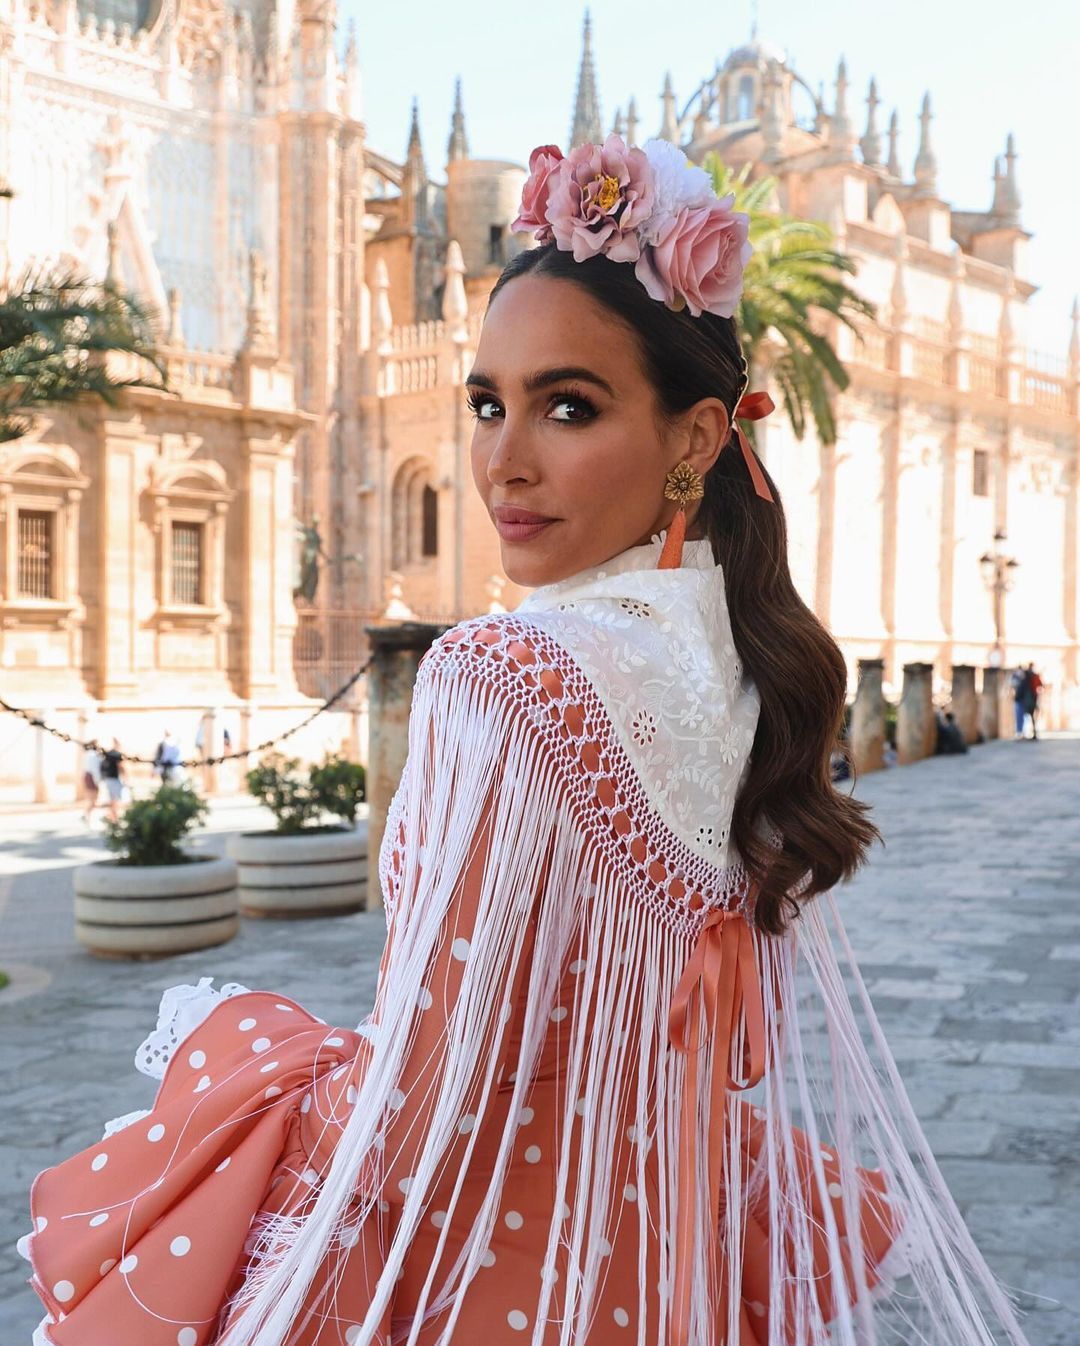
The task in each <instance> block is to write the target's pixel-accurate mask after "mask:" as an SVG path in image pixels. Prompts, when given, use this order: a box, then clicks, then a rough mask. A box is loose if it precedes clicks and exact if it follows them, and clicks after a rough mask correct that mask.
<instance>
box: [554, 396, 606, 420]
mask: <svg viewBox="0 0 1080 1346" xmlns="http://www.w3.org/2000/svg"><path fill="white" fill-rule="evenodd" d="M567 413H568V414H567ZM551 415H552V419H553V420H556V421H587V420H589V419H590V418H591V417H592V416H593V415H595V412H594V411H593V408H592V405H591V404H590V403H589V402H586V400H585V399H584V398H583V397H558V398H556V399H555V400H554V401H553V402H552V404H551Z"/></svg>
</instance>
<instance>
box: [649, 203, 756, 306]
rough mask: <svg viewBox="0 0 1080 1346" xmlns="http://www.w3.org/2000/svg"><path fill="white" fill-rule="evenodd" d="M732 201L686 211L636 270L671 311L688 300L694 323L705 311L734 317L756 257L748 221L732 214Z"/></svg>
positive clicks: (669, 224)
mask: <svg viewBox="0 0 1080 1346" xmlns="http://www.w3.org/2000/svg"><path fill="white" fill-rule="evenodd" d="M734 201H735V198H734V197H733V196H725V197H724V198H723V199H722V200H719V201H715V202H712V203H711V204H709V205H707V206H696V207H686V206H684V207H683V209H682V210H680V211H679V212H678V213H677V214H676V215H674V216H672V218H671V220H670V221H668V222H667V223H666V224H665V225H664V226H663V227H662V228H661V231H660V233H659V235H658V237H657V241H656V243H655V244H654V245H653V246H652V247H650V248H646V249H645V251H644V252H643V253H642V255H641V257H640V258H639V259H638V263H637V266H636V267H635V268H634V274H635V275H636V276H637V278H638V280H640V281H641V283H642V285H644V286H645V288H646V290H648V292H649V294H650V295H651V296H652V297H653V299H662V300H663V301H664V303H665V304H667V306H668V307H669V308H675V307H681V303H680V302H679V301H680V299H682V300H685V302H686V307H687V308H688V309H689V310H690V312H691V314H692V315H693V316H694V317H695V318H698V317H700V316H701V313H702V311H703V310H704V311H705V312H708V313H715V314H717V315H718V316H719V317H721V318H730V317H733V316H734V313H735V308H736V305H737V304H738V302H739V297H740V295H741V294H742V279H743V268H744V267H745V266H746V263H747V262H748V261H749V260H750V255H751V253H752V251H753V249H752V248H751V246H750V242H749V240H748V237H747V236H748V234H749V231H750V217H749V215H744V214H743V213H742V212H741V211H737V210H732V209H731V207H732V205H733V204H734Z"/></svg>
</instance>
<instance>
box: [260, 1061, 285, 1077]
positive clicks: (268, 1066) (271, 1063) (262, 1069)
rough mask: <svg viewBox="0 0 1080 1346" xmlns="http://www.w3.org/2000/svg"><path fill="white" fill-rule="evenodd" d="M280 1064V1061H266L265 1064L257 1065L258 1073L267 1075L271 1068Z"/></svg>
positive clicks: (273, 1068) (274, 1068)
mask: <svg viewBox="0 0 1080 1346" xmlns="http://www.w3.org/2000/svg"><path fill="white" fill-rule="evenodd" d="M280 1064H281V1062H280V1061H267V1063H266V1065H264V1066H260V1067H259V1074H260V1075H269V1074H270V1072H271V1071H272V1070H277V1068H278V1066H279V1065H280Z"/></svg>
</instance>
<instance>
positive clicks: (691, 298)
mask: <svg viewBox="0 0 1080 1346" xmlns="http://www.w3.org/2000/svg"><path fill="white" fill-rule="evenodd" d="M531 170H532V171H531V175H530V178H529V180H528V182H527V184H526V188H525V194H524V198H523V206H522V212H521V215H520V216H519V219H518V220H517V221H516V222H515V224H516V226H517V227H518V228H520V229H528V230H531V231H532V232H534V233H535V234H536V235H537V239H538V242H539V245H540V246H538V247H537V248H535V249H533V250H530V251H527V252H524V253H522V254H521V255H519V256H518V257H516V258H515V259H514V260H513V261H512V262H511V263H510V264H509V266H508V267H507V268H506V270H505V271H504V273H503V275H502V277H501V278H500V280H499V282H498V284H497V285H496V287H495V290H494V292H493V295H492V299H491V303H490V306H489V309H488V312H487V317H486V320H485V325H484V330H483V334H482V336H481V339H480V342H479V346H478V349H477V351H476V358H475V365H474V368H473V370H472V372H471V374H470V376H469V379H468V385H469V400H470V402H471V404H472V408H473V412H474V414H475V416H476V422H477V424H476V430H475V436H474V440H473V447H472V466H473V475H474V479H475V482H476V486H477V489H478V490H479V492H480V495H481V497H482V498H483V501H484V504H485V506H486V508H487V509H488V511H489V513H490V514H491V515H492V516H493V518H494V519H495V520H496V521H497V526H498V528H499V532H500V536H501V538H502V542H503V548H502V551H503V561H504V565H505V568H506V571H507V574H508V575H509V576H510V577H511V578H512V579H514V580H515V581H517V582H518V583H520V584H523V585H526V586H530V587H532V586H535V587H533V592H532V593H531V594H530V595H529V596H528V597H527V598H526V599H525V600H524V602H522V603H521V604H520V606H519V607H518V609H517V610H516V611H514V612H511V613H503V614H498V615H495V616H490V615H489V616H484V617H477V618H474V619H471V620H469V621H465V622H462V623H460V624H459V625H458V626H456V627H453V628H452V629H451V630H450V631H448V632H447V633H445V635H444V636H443V637H441V638H440V639H439V640H438V641H437V642H436V643H435V645H434V646H433V647H432V649H431V650H430V651H429V652H428V654H427V655H426V656H425V657H424V659H423V661H422V662H421V666H420V670H419V674H418V677H417V683H416V687H415V691H414V698H413V710H412V718H411V721H410V741H409V755H408V761H407V764H406V767H405V771H404V774H403V777H402V780H401V783H400V785H399V788H398V790H397V793H396V794H395V796H394V798H393V801H392V803H391V805H390V809H389V814H388V817H387V822H386V830H385V833H384V837H383V842H382V847H381V851H380V856H379V867H380V878H381V884H382V891H383V895H384V898H385V901H386V908H387V918H388V938H387V943H386V948H385V951H384V954H383V959H382V964H381V968H380V979H379V986H378V991H377V994H376V1003H375V1008H374V1010H373V1012H372V1014H371V1015H370V1016H369V1017H368V1019H366V1020H365V1021H364V1022H363V1023H362V1024H361V1025H360V1026H359V1028H358V1029H357V1030H356V1032H350V1031H348V1030H345V1029H335V1028H332V1027H328V1026H326V1025H325V1024H323V1022H322V1021H321V1020H319V1019H317V1018H315V1017H314V1016H312V1015H311V1014H309V1013H307V1012H305V1011H304V1010H303V1009H301V1007H300V1006H298V1005H297V1004H295V1003H294V1002H292V1001H290V1000H288V999H287V997H283V996H281V995H278V994H274V993H271V992H248V991H246V989H245V988H243V987H238V986H234V985H227V986H225V987H223V988H222V989H221V991H220V992H215V991H213V990H212V989H211V988H210V986H209V979H208V978H204V979H203V980H202V982H200V984H199V985H198V986H194V987H192V986H184V987H174V988H172V990H170V991H169V992H167V993H166V996H165V997H164V999H163V1002H162V1008H161V1016H160V1019H159V1027H158V1030H157V1031H156V1032H155V1033H153V1034H151V1035H150V1037H149V1038H148V1039H147V1042H146V1043H145V1044H144V1045H143V1048H142V1049H140V1057H139V1060H140V1064H141V1066H142V1068H143V1069H144V1070H146V1071H147V1072H148V1073H152V1074H157V1075H158V1076H160V1075H161V1074H162V1073H163V1072H164V1079H163V1082H162V1086H161V1089H160V1091H159V1094H158V1098H157V1100H156V1102H155V1105H154V1108H153V1109H152V1110H151V1111H150V1113H149V1114H136V1115H134V1116H132V1117H125V1118H120V1119H118V1120H117V1122H116V1123H113V1124H111V1129H110V1133H109V1134H107V1135H106V1137H105V1139H104V1140H103V1141H102V1142H101V1143H100V1144H98V1145H96V1146H93V1147H91V1148H90V1149H89V1150H87V1151H84V1152H83V1154H81V1155H78V1156H76V1157H75V1158H74V1159H69V1160H67V1161H66V1162H65V1163H63V1164H61V1165H59V1166H58V1167H57V1168H55V1169H50V1170H48V1171H47V1172H46V1173H44V1174H42V1175H41V1176H40V1177H39V1179H38V1181H37V1183H36V1184H35V1188H34V1192H33V1194H32V1201H31V1205H32V1213H33V1216H34V1217H35V1219H36V1221H37V1232H35V1233H34V1234H32V1235H30V1236H29V1238H28V1239H27V1241H26V1242H27V1243H28V1251H29V1253H30V1256H31V1258H32V1261H33V1269H34V1280H35V1286H36V1288H37V1289H38V1291H39V1293H41V1294H42V1297H43V1299H44V1300H45V1302H46V1304H47V1306H48V1307H49V1309H50V1313H51V1316H52V1317H53V1319H55V1321H54V1322H51V1323H47V1324H45V1325H44V1326H43V1329H42V1340H43V1341H46V1342H54V1343H57V1346H69V1343H70V1346H105V1344H106V1343H108V1344H109V1346H112V1343H114V1342H118V1341H136V1340H137V1341H138V1342H139V1343H140V1346H173V1344H174V1343H177V1344H178V1346H200V1344H201V1343H206V1342H214V1343H218V1344H219V1346H278V1344H279V1343H289V1344H290V1346H331V1344H332V1346H345V1344H348V1346H356V1343H372V1342H374V1343H380V1344H382V1346H389V1343H391V1342H392V1343H409V1344H410V1346H436V1343H454V1344H455V1346H457V1344H458V1343H469V1344H471V1343H476V1342H480V1341H483V1342H485V1343H487V1344H488V1346H508V1344H509V1343H514V1342H518V1341H531V1342H534V1343H538V1342H539V1343H544V1344H545V1346H547V1344H548V1343H552V1344H554V1343H559V1344H560V1346H582V1344H584V1343H587V1344H588V1346H609V1344H610V1346H614V1344H615V1343H619V1342H637V1343H648V1346H654V1343H660V1342H663V1343H671V1346H691V1344H693V1346H713V1343H717V1344H718V1343H721V1342H723V1343H727V1344H728V1346H735V1344H736V1343H737V1344H738V1346H778V1344H780V1343H782V1344H783V1346H825V1343H830V1344H832V1346H835V1343H841V1344H842V1346H856V1343H859V1346H862V1343H870V1342H873V1341H875V1340H881V1341H884V1340H889V1341H895V1340H904V1341H914V1340H919V1341H921V1342H924V1343H928V1344H929V1346H991V1343H992V1342H993V1341H994V1340H995V1338H994V1335H993V1332H994V1330H995V1329H997V1330H998V1331H1003V1332H1004V1333H1005V1335H1006V1336H1007V1337H1008V1339H1009V1340H1011V1341H1012V1342H1014V1343H1022V1342H1023V1337H1022V1335H1021V1334H1020V1331H1019V1329H1018V1327H1017V1326H1016V1323H1015V1320H1014V1318H1013V1316H1012V1312H1011V1309H1010V1307H1009V1304H1008V1301H1007V1300H1006V1298H1005V1296H1004V1294H1003V1293H1002V1291H1001V1290H1000V1289H999V1288H998V1286H997V1285H996V1283H995V1281H994V1279H993V1277H992V1276H991V1275H990V1273H989V1271H988V1269H987V1268H986V1266H985V1264H984V1262H983V1260H982V1258H981V1257H980V1255H979V1253H978V1251H977V1250H976V1248H975V1247H974V1245H973V1243H972V1241H971V1239H970V1237H969V1235H968V1234H967V1232H966V1230H965V1228H964V1226H963V1223H962V1221H961V1220H960V1218H959V1215H958V1213H957V1210H956V1207H955V1206H954V1205H953V1203H952V1201H951V1199H950V1197H949V1194H948V1192H947V1191H946V1189H945V1187H944V1184H943V1183H942V1181H941V1178H940V1175H939V1173H938V1171H937V1169H936V1167H935V1165H934V1161H933V1159H932V1157H931V1155H930V1153H929V1151H928V1149H927V1147H926V1143H925V1140H924V1139H923V1137H922V1134H921V1132H920V1131H919V1127H918V1123H917V1121H916V1119H915V1117H914V1114H913V1113H912V1110H911V1107H910V1105H909V1103H908V1101H907V1098H906V1096H905V1094H904V1091H903V1087H902V1085H901V1083H900V1079H899V1076H898V1075H897V1073H896V1068H895V1065H894V1064H893V1062H892V1059H891V1057H890V1056H889V1055H888V1052H887V1049H886V1047H885V1046H884V1043H883V1041H882V1039H881V1036H880V1030H879V1029H878V1028H877V1024H876V1020H875V1019H874V1017H873V1013H872V1010H871V1008H870V1006H869V1002H868V1001H867V999H866V996H865V992H864V991H863V989H862V984H861V982H860V981H859V980H858V976H857V972H856V971H855V969H854V968H853V965H852V964H851V961H850V951H849V950H848V947H847V945H846V943H845V942H844V937H843V933H842V930H841V928H840V926H839V922H838V920H837V917H836V913H835V908H834V907H833V905H832V903H831V901H830V900H829V898H828V897H827V893H828V890H829V889H830V888H831V887H832V886H833V885H835V884H836V883H837V882H839V881H840V880H841V879H842V878H844V877H845V876H847V875H849V874H850V873H851V872H852V871H853V870H854V869H855V868H856V867H857V866H858V865H859V863H860V862H861V861H862V860H863V858H864V855H865V852H866V850H867V848H868V846H869V845H870V843H871V841H872V839H873V838H874V836H875V835H876V833H875V830H874V828H873V826H872V825H871V824H870V823H869V821H868V820H867V818H866V817H865V809H866V806H865V805H863V804H861V803H858V802H856V801H854V800H852V799H850V798H848V797H847V796H846V795H844V794H841V793H838V792H837V791H836V790H835V789H834V788H833V786H832V783H831V781H830V771H829V761H830V754H831V752H832V750H833V749H834V747H835V746H836V743H837V734H838V729H839V727H840V724H841V721H842V714H843V708H844V697H845V670H844V663H843V659H842V658H841V656H840V653H839V651H838V649H837V647H836V645H835V643H834V642H833V641H832V639H831V637H830V636H829V635H828V633H827V632H826V631H825V630H824V628H823V627H822V626H821V625H820V623H819V622H818V621H817V620H816V619H815V618H814V616H813V614H812V613H811V612H810V611H809V610H808V609H807V608H806V606H805V605H804V604H803V603H802V601H801V600H800V599H799V597H798V595H797V594H796V591H795V589H794V587H793V585H792V582H791V578H790V575H789V572H788V565H787V559H786V554H785V537H784V521H783V513H782V510H781V507H780V503H779V500H778V498H777V493H776V487H775V484H774V483H773V482H772V481H771V480H770V478H769V476H768V474H767V473H766V472H765V471H764V469H763V468H762V467H761V465H760V463H758V461H757V460H756V458H755V457H754V455H753V453H752V452H751V450H750V448H749V446H748V445H747V444H746V442H745V439H744V438H743V436H742V434H741V431H739V430H738V429H736V431H735V432H734V434H733V432H732V423H733V415H734V413H736V410H737V409H738V411H739V414H743V413H745V414H746V415H752V414H758V413H760V412H761V411H763V410H766V409H767V407H766V406H765V405H764V404H763V402H762V400H761V399H758V400H756V401H755V400H753V399H744V400H740V399H741V398H742V394H743V391H744V385H745V381H746V367H745V364H744V362H743V360H742V356H741V354H740V350H739V343H738V338H737V334H736V332H735V330H734V327H733V325H732V322H731V314H732V313H733V311H734V307H735V303H736V302H737V299H738V295H739V288H740V281H741V273H742V267H743V265H744V264H745V260H746V255H747V248H746V233H747V221H746V219H745V217H744V216H740V215H738V214H735V213H733V212H732V210H731V201H730V200H725V201H718V200H717V199H716V198H715V196H714V195H713V194H712V192H711V189H710V188H709V186H708V181H707V179H706V178H705V177H704V175H703V174H701V173H700V171H699V170H696V169H691V168H690V167H689V166H688V165H686V164H685V161H684V160H683V158H682V156H681V154H679V153H678V151H676V150H675V149H674V147H672V146H670V145H668V144H666V143H665V142H659V141H657V142H650V144H649V145H647V146H646V147H645V148H644V150H637V149H630V150H627V148H626V147H625V146H624V145H623V143H622V142H621V141H620V140H619V139H618V137H610V138H609V139H608V141H607V142H606V143H605V145H604V146H603V147H600V146H585V147H582V148H581V149H579V150H575V151H573V152H572V153H571V155H570V156H569V157H568V158H566V159H564V158H563V157H562V156H561V154H560V153H559V152H558V151H557V150H555V149H553V148H552V147H550V146H548V147H543V148H542V149H540V150H537V151H536V152H534V154H533V157H532V160H531ZM520 511H528V512H530V513H532V514H540V515H542V516H544V520H545V521H544V522H541V523H534V524H522V523H520V522H518V523H515V522H513V519H514V517H515V515H516V516H517V517H518V518H519V519H520ZM834 940H835V941H836V947H838V948H839V950H840V952H841V954H842V957H843V962H844V965H845V968H846V969H847V970H848V971H850V973H851V975H852V976H853V977H854V978H855V985H856V987H857V989H858V996H859V1003H860V1008H861V1010H862V1012H863V1013H864V1014H865V1016H866V1018H867V1020H868V1022H869V1024H870V1027H871V1031H872V1034H873V1037H874V1045H875V1055H876V1057H877V1058H878V1059H877V1061H872V1060H871V1055H870V1053H869V1051H868V1050H867V1048H866V1047H865V1046H864V1045H863V1044H862V1042H861V1040H860V1036H859V1030H858V1027H857V1025H856V1020H855V1015H854V1011H853V1007H852V1005H851V1003H850V1001H849V999H848V995H847V992H846V990H845V987H844V981H843V977H842V975H841V968H840V963H839V961H838V958H837V952H836V949H835V948H834ZM909 1149H910V1150H911V1151H912V1152H913V1155H914V1157H912V1154H909ZM76 1211H77V1212H78V1215H77V1217H76V1218H75V1222H74V1224H71V1223H65V1221H64V1216H65V1214H66V1215H68V1216H70V1215H71V1213H72V1212H76ZM903 1270H907V1272H908V1273H909V1274H910V1277H911V1279H910V1281H909V1282H907V1283H905V1285H904V1287H903V1291H904V1292H903V1294H902V1295H898V1296H895V1297H893V1298H891V1299H889V1300H888V1301H887V1302H886V1303H885V1304H884V1306H883V1308H882V1312H883V1313H884V1315H885V1316H883V1317H878V1316H877V1314H878V1310H877V1308H876V1307H875V1299H877V1298H880V1297H882V1296H884V1295H886V1294H887V1293H888V1291H889V1289H890V1287H891V1283H892V1279H893V1277H895V1276H896V1275H897V1274H898V1273H899V1272H900V1271H903ZM61 1314H64V1315H65V1316H64V1317H63V1318H62V1319H61V1317H60V1315H61ZM875 1322H877V1323H878V1324H879V1327H880V1328H881V1331H882V1335H881V1336H880V1337H875ZM889 1333H891V1334H892V1335H887V1334H889Z"/></svg>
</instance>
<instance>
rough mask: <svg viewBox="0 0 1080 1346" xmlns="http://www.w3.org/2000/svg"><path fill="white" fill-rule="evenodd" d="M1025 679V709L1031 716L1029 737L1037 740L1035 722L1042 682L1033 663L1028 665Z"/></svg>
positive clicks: (1037, 734)
mask: <svg viewBox="0 0 1080 1346" xmlns="http://www.w3.org/2000/svg"><path fill="white" fill-rule="evenodd" d="M1026 677H1027V687H1028V695H1027V707H1028V714H1029V715H1030V716H1031V737H1032V738H1038V737H1039V730H1038V727H1037V725H1036V723H1035V720H1036V716H1037V715H1038V713H1039V693H1040V692H1041V691H1042V685H1043V680H1042V678H1040V677H1039V675H1038V673H1037V672H1036V671H1035V665H1034V663H1029V664H1028V666H1027V672H1026Z"/></svg>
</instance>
